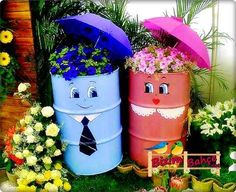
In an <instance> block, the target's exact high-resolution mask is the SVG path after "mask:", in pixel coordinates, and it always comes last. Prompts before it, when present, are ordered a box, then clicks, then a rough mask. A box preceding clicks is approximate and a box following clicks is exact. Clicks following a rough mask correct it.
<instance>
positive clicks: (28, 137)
mask: <svg viewBox="0 0 236 192" xmlns="http://www.w3.org/2000/svg"><path fill="white" fill-rule="evenodd" d="M26 141H27V143H34V142H36V138H35V136H33V135H28V136H27V138H26Z"/></svg>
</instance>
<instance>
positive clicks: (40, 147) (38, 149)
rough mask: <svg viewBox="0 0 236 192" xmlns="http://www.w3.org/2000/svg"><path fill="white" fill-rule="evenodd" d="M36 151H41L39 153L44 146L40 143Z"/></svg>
mask: <svg viewBox="0 0 236 192" xmlns="http://www.w3.org/2000/svg"><path fill="white" fill-rule="evenodd" d="M36 151H37V152H39V153H40V152H42V151H43V147H42V146H41V145H38V146H37V147H36Z"/></svg>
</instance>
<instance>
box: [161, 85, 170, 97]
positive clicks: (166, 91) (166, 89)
mask: <svg viewBox="0 0 236 192" xmlns="http://www.w3.org/2000/svg"><path fill="white" fill-rule="evenodd" d="M159 93H160V94H166V95H167V94H169V85H168V84H166V83H162V84H161V85H160V87H159Z"/></svg>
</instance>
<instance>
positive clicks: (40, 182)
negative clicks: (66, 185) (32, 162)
mask: <svg viewBox="0 0 236 192" xmlns="http://www.w3.org/2000/svg"><path fill="white" fill-rule="evenodd" d="M44 181H45V179H44V175H43V174H42V173H39V174H38V175H37V176H36V182H37V183H38V184H40V185H42V183H43V182H44Z"/></svg>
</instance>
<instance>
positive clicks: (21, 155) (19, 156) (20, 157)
mask: <svg viewBox="0 0 236 192" xmlns="http://www.w3.org/2000/svg"><path fill="white" fill-rule="evenodd" d="M15 156H16V157H17V158H19V159H23V154H22V153H21V152H16V154H15Z"/></svg>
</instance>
